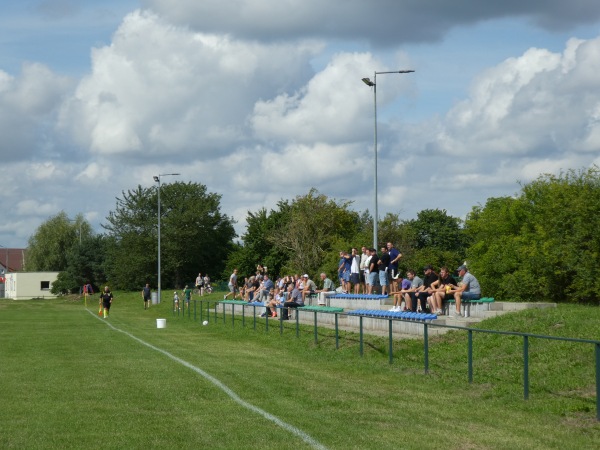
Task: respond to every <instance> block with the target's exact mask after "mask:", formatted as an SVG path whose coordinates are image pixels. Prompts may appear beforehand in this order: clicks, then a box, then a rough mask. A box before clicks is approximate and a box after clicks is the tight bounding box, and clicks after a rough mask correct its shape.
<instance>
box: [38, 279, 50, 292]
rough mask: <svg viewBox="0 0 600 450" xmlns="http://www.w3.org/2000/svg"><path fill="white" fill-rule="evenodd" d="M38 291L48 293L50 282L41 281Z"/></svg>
mask: <svg viewBox="0 0 600 450" xmlns="http://www.w3.org/2000/svg"><path fill="white" fill-rule="evenodd" d="M40 289H41V290H42V291H49V290H50V282H49V281H42V282H41V283H40Z"/></svg>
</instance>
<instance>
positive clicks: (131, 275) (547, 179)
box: [26, 166, 600, 303]
mask: <svg viewBox="0 0 600 450" xmlns="http://www.w3.org/2000/svg"><path fill="white" fill-rule="evenodd" d="M599 175H600V171H599V169H598V168H597V167H595V166H594V167H592V168H589V169H586V170H580V171H574V170H570V171H567V172H564V173H561V174H559V175H541V176H540V177H538V179H536V180H535V181H533V182H531V183H528V184H524V185H521V191H520V192H519V194H518V195H515V196H513V197H496V198H490V199H488V200H487V202H486V204H485V205H476V206H474V207H473V208H472V210H471V212H470V213H469V214H468V215H467V217H466V219H465V220H464V221H463V220H462V219H460V218H457V217H452V216H451V215H449V214H448V213H447V212H446V211H445V210H443V209H426V210H422V211H420V212H419V213H418V214H417V216H416V218H414V219H402V218H401V216H400V215H399V214H392V213H388V214H386V216H385V217H383V218H382V219H381V220H380V221H379V224H378V225H379V238H380V243H379V245H380V246H382V245H385V243H386V242H393V243H394V245H395V246H396V247H397V248H398V249H399V250H401V251H402V253H403V255H404V256H403V258H402V260H401V262H400V270H401V271H402V272H405V271H406V270H408V269H414V270H417V271H419V270H420V269H421V268H422V267H423V266H425V265H427V264H431V265H433V266H434V267H436V268H439V267H441V266H447V267H449V268H450V270H453V269H454V268H456V267H457V266H458V265H460V264H462V263H463V262H464V261H467V263H468V265H469V268H470V270H471V271H472V272H473V273H474V274H475V275H476V276H477V278H478V279H479V281H480V283H481V285H482V288H483V293H484V295H485V296H489V297H495V298H497V299H499V300H500V299H501V300H514V301H554V302H582V303H598V302H599V300H600V289H599V288H600V286H599V283H600V281H599V277H598V271H599V270H600V269H599V263H600V242H599V240H600V234H598V232H597V230H598V229H599V228H598V225H600V224H599V223H598V221H600V214H598V213H599V212H600V176H599ZM220 200H221V197H220V195H218V194H215V193H210V192H208V191H207V188H206V186H204V185H202V184H199V183H183V182H175V183H171V184H163V185H162V186H161V277H162V284H163V286H164V287H181V286H182V285H184V284H186V283H190V282H192V281H193V280H194V279H195V277H196V275H197V273H198V272H202V273H203V274H204V273H207V274H208V275H209V276H210V277H211V278H212V279H213V280H222V279H227V278H228V276H229V274H230V273H231V271H232V270H233V268H234V267H235V268H238V269H239V273H240V274H241V275H242V276H244V275H248V276H249V275H251V274H253V273H254V272H255V270H256V266H257V265H258V264H260V265H262V266H267V267H268V271H269V272H270V273H271V274H272V275H275V276H276V275H285V274H294V273H308V274H310V275H311V276H313V277H316V276H317V275H318V274H319V273H321V272H325V273H327V274H328V275H330V276H332V277H336V273H337V265H338V260H339V251H341V250H349V249H350V248H352V247H357V248H359V249H360V247H361V246H363V245H366V246H370V243H371V242H372V240H373V238H372V236H373V234H372V230H373V222H372V220H373V219H372V216H371V215H370V214H369V212H368V211H363V212H357V211H354V210H353V209H352V202H350V201H339V200H336V199H332V198H329V197H327V196H326V195H324V194H322V193H320V192H319V191H318V190H316V189H311V190H310V191H309V192H308V193H307V194H305V195H299V196H297V197H296V198H294V199H291V200H284V199H282V200H280V201H279V202H278V203H277V205H276V207H275V208H273V209H270V210H267V209H266V208H261V209H259V210H258V211H248V214H247V218H246V222H247V226H246V228H245V232H244V233H243V234H242V236H240V237H241V241H240V242H235V240H234V239H235V238H236V237H237V236H236V234H235V231H234V227H233V225H234V220H233V218H231V217H229V216H227V215H225V214H223V213H222V212H221V206H220ZM102 227H103V229H104V232H103V233H101V234H95V233H94V232H93V230H92V229H91V227H90V225H89V224H88V223H87V222H86V221H85V220H84V219H83V217H82V216H77V218H76V219H75V220H73V221H71V220H69V219H68V217H67V216H66V214H65V213H64V212H61V213H59V214H58V215H56V216H54V217H51V218H50V219H48V220H47V221H46V222H45V223H43V224H42V225H41V226H40V227H39V228H38V229H37V230H36V232H35V233H34V235H32V236H31V238H30V240H29V246H28V253H27V261H26V269H27V270H57V271H60V275H59V279H58V281H57V282H56V283H55V284H54V286H53V288H54V289H55V290H56V291H57V292H69V291H72V290H75V289H78V287H79V286H81V285H82V284H84V283H86V282H92V283H94V284H96V285H98V286H100V285H102V284H104V283H106V282H108V283H110V284H111V286H112V287H113V288H115V289H127V290H135V289H139V288H140V286H142V285H144V284H145V283H146V282H149V283H151V284H152V285H154V286H155V285H156V283H157V252H158V248H157V245H158V244H157V242H158V227H157V189H156V187H151V188H142V187H141V186H138V187H137V188H135V189H133V190H129V191H123V193H122V196H121V197H120V198H117V201H116V206H115V209H114V210H113V211H111V212H109V214H108V216H107V217H106V220H105V221H104V223H103V224H102Z"/></svg>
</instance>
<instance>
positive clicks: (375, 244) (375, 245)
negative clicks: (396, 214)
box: [362, 70, 414, 249]
mask: <svg viewBox="0 0 600 450" xmlns="http://www.w3.org/2000/svg"><path fill="white" fill-rule="evenodd" d="M413 72H414V70H393V71H389V72H377V71H376V72H374V74H373V81H371V79H370V78H368V77H365V78H363V79H362V82H363V83H365V84H366V85H367V86H369V87H372V88H373V104H374V110H375V114H374V116H375V133H374V136H375V137H374V144H373V152H374V161H373V166H374V167H373V172H374V176H373V184H374V194H373V195H374V206H375V211H374V214H373V248H374V249H378V248H379V247H378V242H377V241H378V236H377V234H378V221H379V208H378V204H377V203H378V202H377V75H384V74H388V73H413Z"/></svg>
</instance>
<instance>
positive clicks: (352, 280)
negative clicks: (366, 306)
mask: <svg viewBox="0 0 600 450" xmlns="http://www.w3.org/2000/svg"><path fill="white" fill-rule="evenodd" d="M350 283H352V284H358V283H360V276H359V274H357V273H351V274H350Z"/></svg>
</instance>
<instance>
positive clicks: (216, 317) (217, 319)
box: [215, 302, 225, 323]
mask: <svg viewBox="0 0 600 450" xmlns="http://www.w3.org/2000/svg"><path fill="white" fill-rule="evenodd" d="M218 306H219V303H218V302H216V303H215V323H217V322H218V321H219V312H218V310H217V307H218ZM223 317H225V316H224V315H223Z"/></svg>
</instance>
